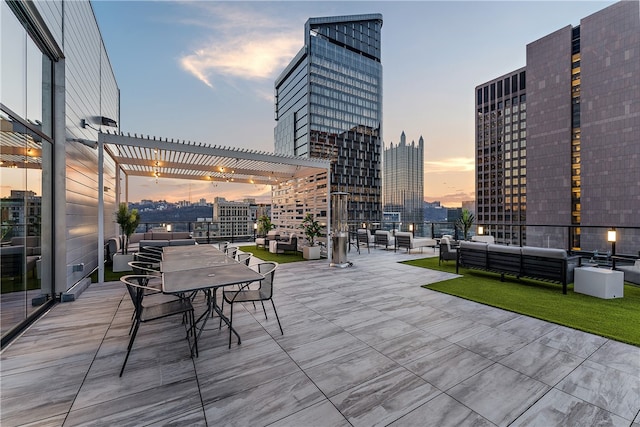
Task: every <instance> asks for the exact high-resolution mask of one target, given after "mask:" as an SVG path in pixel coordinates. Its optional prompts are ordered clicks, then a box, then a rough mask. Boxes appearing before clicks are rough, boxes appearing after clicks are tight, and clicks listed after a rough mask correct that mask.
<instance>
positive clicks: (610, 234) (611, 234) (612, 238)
mask: <svg viewBox="0 0 640 427" xmlns="http://www.w3.org/2000/svg"><path fill="white" fill-rule="evenodd" d="M617 237H618V236H617V233H616V229H615V228H612V229H611V230H609V231H607V242H611V255H615V254H616V239H617Z"/></svg>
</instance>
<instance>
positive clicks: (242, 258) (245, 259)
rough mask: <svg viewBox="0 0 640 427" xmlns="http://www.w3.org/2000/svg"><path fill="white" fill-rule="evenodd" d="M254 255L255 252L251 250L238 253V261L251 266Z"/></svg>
mask: <svg viewBox="0 0 640 427" xmlns="http://www.w3.org/2000/svg"><path fill="white" fill-rule="evenodd" d="M252 256H253V254H252V253H251V252H244V253H241V254H238V262H239V263H243V264H244V265H246V266H249V262H250V261H251V257H252Z"/></svg>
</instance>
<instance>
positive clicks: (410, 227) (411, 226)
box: [409, 223, 413, 234]
mask: <svg viewBox="0 0 640 427" xmlns="http://www.w3.org/2000/svg"><path fill="white" fill-rule="evenodd" d="M409 231H410V232H411V234H413V223H411V224H409Z"/></svg>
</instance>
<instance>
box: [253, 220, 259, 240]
mask: <svg viewBox="0 0 640 427" xmlns="http://www.w3.org/2000/svg"><path fill="white" fill-rule="evenodd" d="M257 231H258V223H257V222H254V223H253V240H256V232H257Z"/></svg>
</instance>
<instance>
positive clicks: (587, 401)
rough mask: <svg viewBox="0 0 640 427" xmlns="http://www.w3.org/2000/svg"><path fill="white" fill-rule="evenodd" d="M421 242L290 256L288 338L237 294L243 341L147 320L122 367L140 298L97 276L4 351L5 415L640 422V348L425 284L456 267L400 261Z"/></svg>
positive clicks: (279, 283)
mask: <svg viewBox="0 0 640 427" xmlns="http://www.w3.org/2000/svg"><path fill="white" fill-rule="evenodd" d="M425 254H426V253H425ZM425 254H414V255H411V254H406V253H405V252H392V251H384V250H381V249H377V250H373V251H372V252H371V253H370V254H367V253H366V252H363V253H362V254H361V255H358V254H357V253H355V252H354V251H353V250H352V251H351V252H349V259H350V260H351V261H353V264H354V265H353V267H351V268H345V269H336V268H330V267H329V266H328V264H327V261H326V260H322V261H316V262H313V261H309V262H298V263H289V264H281V265H280V266H279V267H278V270H277V271H276V275H275V287H276V288H275V289H276V290H275V296H274V299H275V303H276V306H277V309H278V314H279V315H280V320H281V322H282V327H283V329H284V335H281V334H280V330H279V329H278V325H277V322H276V319H275V316H273V311H272V310H270V307H267V313H268V315H269V318H268V320H265V317H264V314H263V312H262V309H261V307H260V306H258V308H257V309H254V307H253V306H252V305H251V304H247V305H246V306H245V307H244V308H242V306H239V307H237V308H236V309H235V310H234V317H235V319H234V326H237V329H238V331H239V333H240V335H241V336H242V344H241V345H237V343H236V342H235V341H234V343H233V344H232V346H231V349H228V348H227V340H228V330H227V329H226V328H224V327H223V328H222V329H218V322H215V321H213V322H209V325H208V329H207V330H205V331H204V333H203V334H202V337H201V340H200V354H199V357H198V358H194V359H192V358H190V357H189V349H188V345H187V342H186V340H185V339H184V329H183V328H182V326H181V325H179V324H177V323H176V322H175V319H173V320H172V319H171V318H169V319H167V320H166V321H160V322H159V323H150V324H143V325H142V326H141V328H140V332H139V334H138V337H137V339H136V342H135V346H134V349H133V351H132V352H131V356H130V358H129V362H128V364H127V368H126V370H125V372H124V375H123V377H122V378H120V377H118V374H119V370H120V366H121V364H122V362H123V359H124V355H125V353H126V347H127V342H128V332H129V327H130V325H131V313H132V306H131V303H130V300H129V298H128V296H127V295H126V294H125V292H126V291H125V288H124V286H122V285H121V284H120V283H119V282H116V283H106V284H103V285H97V284H93V285H91V286H90V287H89V289H88V290H87V291H86V292H84V293H83V294H82V296H81V297H80V298H79V299H78V300H76V301H74V302H69V303H62V304H58V305H56V306H55V307H54V308H53V309H52V310H51V311H50V312H49V313H47V314H46V315H45V316H44V317H42V318H41V319H39V320H38V321H37V322H36V323H35V324H34V325H32V326H31V327H30V328H29V329H28V330H27V331H26V332H25V333H24V334H23V335H22V336H20V337H19V338H18V339H17V340H16V341H15V342H14V343H13V344H11V345H10V346H8V347H7V348H6V349H5V350H4V351H3V352H2V355H1V362H2V372H1V378H0V380H1V384H2V386H1V387H2V390H1V391H2V403H1V405H2V407H1V419H0V423H1V424H2V425H3V426H13V425H23V424H29V423H38V424H46V425H79V424H89V423H92V424H107V425H142V424H144V425H166V424H173V425H243V426H247V425H251V426H257V425H279V426H288V425H295V426H303V425H304V426H312V425H313V426H321V425H322V426H323V425H333V426H348V425H367V426H369V425H389V424H391V425H426V424H429V425H438V426H445V425H484V426H492V425H501V426H502V425H530V424H534V425H545V426H553V425H596V424H597V425H627V426H628V425H630V424H631V423H632V422H634V420H635V423H639V422H640V415H638V413H639V411H640V388H639V387H638V372H640V349H639V348H637V347H634V346H630V345H626V344H622V343H619V342H616V341H612V340H609V339H605V338H602V337H599V336H596V335H591V334H588V333H584V332H580V331H577V330H573V329H570V328H566V327H563V326H558V325H555V324H552V323H548V322H544V321H541V320H537V319H533V318H530V317H527V316H522V315H519V314H515V313H512V312H507V311H503V310H500V309H495V308H491V307H487V306H484V305H481V304H477V303H474V302H470V301H466V300H463V299H459V298H456V297H452V296H449V295H445V294H442V293H438V292H435V291H431V290H429V289H424V288H422V287H421V285H423V284H426V283H431V282H435V281H439V280H442V279H444V278H448V277H452V275H450V274H448V273H443V272H437V271H432V270H425V269H421V268H417V267H412V266H408V265H405V264H399V263H398V261H402V260H405V259H410V258H416V257H423V256H425ZM301 277H304V281H301V280H300V278H301ZM196 302H197V303H198V304H202V301H201V297H199V298H198V299H196ZM634 425H637V424H634Z"/></svg>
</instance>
